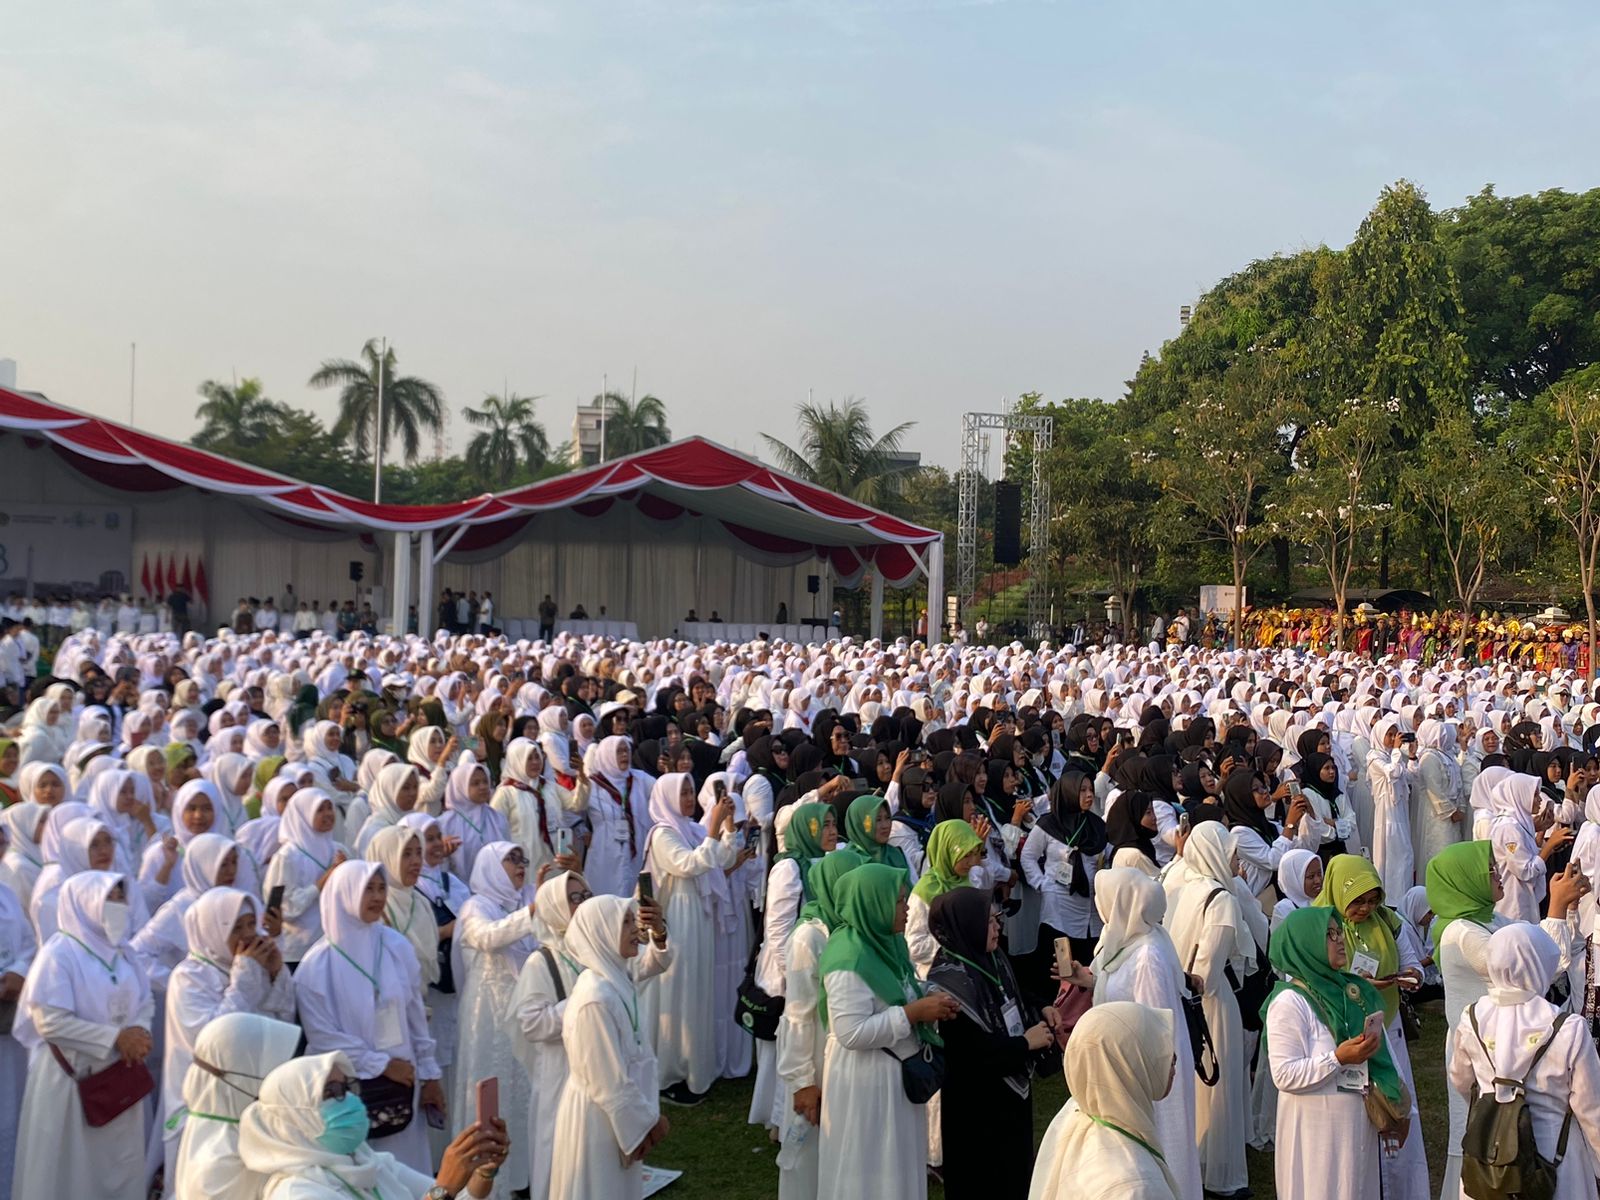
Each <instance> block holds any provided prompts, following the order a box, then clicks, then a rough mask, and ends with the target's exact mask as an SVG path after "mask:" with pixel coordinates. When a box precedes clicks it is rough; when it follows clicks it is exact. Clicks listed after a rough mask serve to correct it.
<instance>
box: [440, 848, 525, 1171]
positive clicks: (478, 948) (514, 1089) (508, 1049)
mask: <svg viewBox="0 0 1600 1200" xmlns="http://www.w3.org/2000/svg"><path fill="white" fill-rule="evenodd" d="M533 900H534V889H533V888H532V887H531V886H530V885H529V884H528V857H527V855H526V854H524V853H523V850H522V847H521V846H518V845H517V844H516V843H515V842H509V841H496V842H490V843H489V844H488V845H487V846H485V847H484V848H483V849H482V850H480V851H479V852H478V861H477V863H476V864H475V865H474V866H473V868H472V899H470V900H468V901H467V902H466V904H464V905H463V906H462V908H461V913H460V915H459V916H458V917H457V919H456V935H455V941H454V946H453V956H454V959H455V962H454V967H455V972H454V974H455V981H456V987H457V989H459V991H460V1006H459V1009H458V1021H459V1029H460V1036H459V1041H458V1042H457V1045H456V1057H455V1068H456V1070H455V1089H454V1091H453V1092H452V1093H451V1099H452V1103H453V1104H454V1106H455V1108H454V1111H455V1113H456V1114H457V1124H458V1125H461V1124H465V1123H466V1122H467V1121H468V1120H470V1116H469V1114H470V1113H471V1111H472V1104H473V1090H472V1089H473V1086H474V1085H475V1084H476V1082H477V1081H478V1080H480V1079H487V1078H488V1077H489V1076H491V1075H494V1076H498V1077H499V1079H500V1111H501V1112H502V1113H503V1114H505V1117H506V1120H507V1121H508V1122H509V1123H510V1126H511V1127H512V1128H515V1129H521V1128H522V1127H523V1125H524V1124H526V1122H527V1115H526V1114H527V1111H528V1077H527V1074H526V1072H524V1071H523V1070H522V1069H521V1068H520V1067H519V1066H518V1064H517V1061H516V1056H515V1054H514V1053H513V1050H512V1046H511V1036H510V1030H509V1028H508V1027H507V1026H506V1024H505V1022H504V1020H503V1017H504V1014H505V1013H506V1011H507V1007H508V1004H509V1002H510V999H511V993H512V991H513V990H514V989H515V988H516V983H517V976H518V975H519V974H520V973H521V971H522V966H523V963H525V962H526V961H527V958H528V955H529V954H531V953H533V950H534V948H535V946H536V945H537V944H538V942H537V939H536V938H535V937H534V906H533ZM527 1186H528V1148H527V1146H526V1145H521V1144H518V1143H517V1142H513V1143H512V1146H511V1157H510V1159H509V1160H508V1161H507V1163H506V1169H505V1170H504V1171H503V1172H502V1173H501V1176H500V1178H499V1179H498V1180H496V1181H495V1195H496V1196H509V1195H510V1194H511V1193H512V1192H513V1191H520V1190H521V1189H523V1188H525V1187H527Z"/></svg>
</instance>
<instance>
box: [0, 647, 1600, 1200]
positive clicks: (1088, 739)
mask: <svg viewBox="0 0 1600 1200" xmlns="http://www.w3.org/2000/svg"><path fill="white" fill-rule="evenodd" d="M27 692H28V695H27V704H26V708H25V710H24V711H23V712H22V714H21V718H20V721H17V722H16V723H15V725H16V727H15V729H14V730H13V731H12V733H11V736H9V737H6V738H3V739H0V801H3V803H4V808H3V810H0V841H3V845H4V857H3V859H0V1092H3V1093H4V1096H3V1098H0V1200H4V1197H5V1196H6V1194H7V1192H8V1190H9V1194H10V1195H11V1196H15V1197H18V1198H19V1200H22V1198H30V1197H34V1196H44V1195H69V1196H72V1197H75V1198H77V1197H84V1198H97V1197H104V1198H107V1200H135V1198H142V1197H144V1196H146V1195H147V1194H149V1193H150V1192H151V1190H152V1189H155V1188H159V1189H160V1190H161V1191H162V1192H163V1193H164V1194H166V1195H169V1196H175V1197H178V1198H180V1200H191V1198H198V1197H217V1196H222V1197H229V1198H238V1200H248V1198H253V1197H263V1196H264V1197H273V1198H275V1200H282V1198H289V1197H292V1198H295V1200H299V1198H302V1197H334V1196H339V1197H349V1196H357V1197H365V1196H382V1197H384V1198H386V1200H394V1198H395V1197H423V1196H428V1197H430V1200H438V1198H439V1197H443V1196H455V1195H471V1196H474V1197H479V1198H482V1197H488V1196H495V1197H503V1198H510V1197H521V1196H524V1195H526V1196H531V1197H533V1200H545V1198H547V1197H549V1198H555V1200H578V1198H592V1200H616V1198H624V1200H625V1198H626V1197H629V1196H635V1197H636V1196H639V1195H640V1194H641V1191H642V1188H643V1186H644V1185H643V1171H642V1164H643V1163H644V1161H645V1160H646V1158H647V1157H650V1156H651V1155H652V1154H653V1153H657V1147H658V1146H660V1147H663V1149H662V1151H661V1152H659V1153H658V1154H657V1156H658V1157H659V1156H660V1154H670V1146H671V1137H672V1125H671V1121H670V1120H669V1117H668V1116H667V1115H666V1113H667V1111H668V1110H669V1109H670V1108H671V1107H672V1106H680V1107H684V1108H692V1107H693V1106H695V1105H697V1104H699V1103H700V1102H701V1101H702V1100H704V1098H705V1097H706V1096H707V1095H708V1094H709V1093H710V1091H711V1090H712V1089H713V1088H715V1087H718V1086H728V1085H726V1084H724V1083H723V1082H722V1081H728V1080H737V1079H750V1077H752V1076H753V1080H751V1081H750V1082H748V1083H747V1084H746V1085H745V1086H746V1087H748V1088H749V1089H750V1092H751V1102H750V1107H749V1120H750V1122H751V1123H752V1124H754V1125H757V1126H761V1127H763V1128H764V1129H766V1130H767V1132H768V1136H769V1137H770V1138H771V1140H772V1142H773V1143H775V1147H776V1149H775V1153H774V1156H773V1162H774V1164H775V1166H774V1168H770V1169H772V1170H773V1171H774V1176H775V1177H774V1178H773V1179H772V1180H771V1183H770V1187H769V1190H775V1191H776V1192H777V1193H778V1194H779V1195H780V1196H782V1197H785V1198H789V1200H816V1198H818V1197H827V1198H828V1200H857V1198H859V1200H866V1198H868V1197H871V1198H873V1200H878V1198H883V1197H888V1198H891V1200H892V1198H905V1200H919V1198H921V1197H924V1196H925V1195H926V1194H927V1188H928V1185H929V1180H930V1178H940V1179H942V1180H943V1183H944V1187H945V1194H946V1195H948V1196H951V1197H955V1198H958V1200H960V1198H964V1197H970V1196H978V1195H984V1196H993V1197H997V1198H1001V1197H1021V1196H1030V1197H1033V1198H1037V1200H1068V1198H1073V1200H1076V1198H1079V1197H1082V1198H1085V1200H1093V1198H1096V1197H1112V1196H1117V1197H1122V1196H1130V1195H1136V1196H1141V1197H1155V1198H1162V1197H1172V1198H1173V1200H1200V1198H1201V1196H1202V1195H1203V1194H1211V1195H1222V1196H1233V1195H1242V1194H1244V1193H1245V1192H1246V1190H1247V1187H1248V1174H1247V1159H1246V1149H1247V1147H1255V1148H1257V1149H1259V1150H1265V1149H1271V1150H1272V1152H1273V1170H1274V1171H1275V1173H1276V1177H1277V1192H1278V1194H1279V1195H1280V1196H1285V1197H1288V1196H1295V1197H1299V1196H1309V1195H1321V1194H1329V1195H1340V1196H1349V1197H1357V1198H1367V1197H1370V1198H1372V1200H1376V1198H1377V1197H1379V1196H1383V1197H1386V1198H1391V1200H1393V1198H1411V1200H1423V1197H1425V1196H1427V1195H1429V1193H1430V1188H1429V1182H1428V1178H1429V1177H1428V1164H1427V1161H1426V1154H1425V1151H1424V1146H1423V1139H1422V1136H1421V1134H1420V1132H1419V1121H1420V1120H1421V1114H1420V1113H1419V1111H1418V1108H1417V1095H1418V1093H1417V1089H1416V1087H1415V1085H1414V1081H1415V1076H1416V1072H1417V1071H1419V1070H1427V1071H1429V1072H1430V1073H1444V1074H1447V1076H1448V1080H1449V1083H1450V1102H1449V1110H1448V1116H1447V1119H1448V1121H1449V1125H1450V1135H1449V1141H1448V1146H1449V1150H1448V1158H1447V1161H1446V1163H1445V1164H1444V1168H1445V1178H1446V1182H1445V1186H1444V1192H1443V1195H1445V1196H1455V1195H1457V1194H1459V1188H1460V1181H1461V1179H1462V1178H1463V1176H1465V1177H1467V1178H1468V1179H1470V1180H1477V1179H1479V1178H1481V1177H1482V1176H1483V1173H1484V1172H1486V1171H1491V1170H1495V1169H1499V1166H1503V1164H1499V1165H1497V1164H1493V1163H1489V1164H1488V1165H1486V1158H1492V1157H1493V1153H1494V1152H1493V1150H1492V1149H1486V1148H1485V1147H1484V1146H1483V1145H1482V1144H1481V1141H1482V1139H1481V1138H1479V1137H1477V1135H1476V1134H1475V1133H1474V1132H1473V1131H1474V1130H1478V1131H1480V1132H1481V1129H1482V1128H1483V1127H1484V1126H1485V1125H1486V1122H1489V1121H1490V1119H1491V1118H1493V1117H1494V1116H1495V1114H1494V1113H1487V1115H1485V1114H1484V1112H1483V1111H1480V1110H1482V1107H1483V1106H1484V1105H1486V1104H1487V1105H1489V1106H1491V1107H1492V1106H1494V1105H1499V1104H1504V1105H1507V1106H1509V1105H1512V1104H1513V1103H1523V1102H1525V1104H1526V1107H1527V1115H1529V1116H1530V1117H1531V1129H1532V1131H1533V1139H1534V1141H1535V1142H1536V1145H1535V1146H1534V1147H1532V1150H1533V1151H1534V1152H1536V1154H1537V1155H1540V1156H1543V1159H1545V1160H1554V1161H1555V1163H1556V1165H1554V1166H1551V1165H1550V1162H1545V1163H1544V1164H1543V1165H1544V1166H1545V1167H1547V1168H1548V1169H1549V1171H1550V1172H1551V1178H1552V1179H1553V1180H1554V1184H1553V1186H1554V1191H1553V1192H1551V1193H1549V1194H1552V1195H1557V1196H1561V1197H1568V1196H1571V1197H1578V1196H1590V1197H1593V1196H1595V1195H1596V1185H1595V1179H1596V1175H1597V1171H1600V1103H1597V1102H1600V1057H1597V1055H1596V1049H1595V1032H1596V1030H1597V1029H1600V1012H1597V1001H1596V997H1597V995H1600V991H1597V988H1596V986H1595V984H1594V982H1593V980H1594V978H1595V967H1594V964H1593V962H1592V961H1591V959H1592V936H1591V935H1592V933H1593V926H1594V920H1595V911H1594V905H1595V899H1594V895H1593V893H1592V891H1591V885H1590V880H1591V879H1592V878H1593V877H1594V873H1595V871H1596V869H1600V791H1591V788H1592V786H1593V785H1594V784H1595V783H1596V782H1597V781H1600V760H1597V758H1596V756H1595V753H1594V752H1595V747H1596V741H1597V740H1600V704H1597V703H1594V702H1593V699H1594V692H1593V690H1592V688H1591V686H1590V685H1589V684H1588V683H1587V682H1586V681H1585V680H1583V679H1582V678H1581V677H1579V676H1577V675H1576V674H1575V673H1574V672H1572V671H1570V670H1567V669H1566V668H1561V667H1558V668H1556V669H1554V670H1552V671H1549V672H1538V671H1532V670H1525V669H1522V668H1519V667H1516V666H1514V665H1512V664H1510V663H1508V662H1503V661H1495V662H1490V663H1487V664H1485V663H1482V662H1479V661H1477V660H1475V659H1468V658H1462V659H1458V660H1453V661H1444V662H1440V663H1437V664H1434V665H1433V666H1431V667H1424V666H1423V665H1422V664H1420V663H1418V662H1416V661H1415V660H1412V659H1407V658H1403V657H1400V656H1399V655H1398V654H1395V655H1391V656H1389V657H1388V658H1386V659H1383V660H1381V661H1379V662H1376V663H1374V662H1372V661H1370V660H1369V659H1368V658H1367V657H1365V656H1362V655H1357V654H1355V653H1353V652H1351V653H1346V652H1339V653H1335V654H1332V655H1319V654H1315V653H1309V652H1305V651H1300V650H1283V649H1275V650H1263V649H1253V650H1243V651H1230V650H1220V649H1211V650H1207V649H1203V648H1200V647H1195V646H1185V647H1180V646H1175V645H1174V646H1170V647H1168V646H1163V645H1161V644H1159V643H1155V644H1151V645H1146V646H1143V647H1138V646H1123V645H1114V646H1111V647H1084V648H1078V647H1073V646H1067V647H1062V648H1052V647H1051V646H1050V645H1048V644H1046V645H1042V646H1040V647H1038V648H1037V649H1029V648H1025V647H1023V646H1022V645H1021V644H1020V643H1013V644H1011V645H1007V646H1001V647H992V646H982V645H978V646H969V645H964V644H955V645H948V646H946V645H934V646H928V645H925V644H923V643H921V642H908V641H900V642H894V643H887V644H885V643H879V642H871V641H869V642H864V643H862V642H855V641H851V640H849V639H840V640H833V641H830V642H828V643H826V644H824V645H817V646H809V647H806V646H799V645H791V644H786V643H774V642H769V641H760V642H756V643H752V644H747V645H739V646H735V645H730V644H726V643H719V644H714V645H697V644H690V643H686V642H681V641H659V642H644V643H640V642H613V641H609V640H607V639H603V638H598V637H585V638H576V637H571V636H567V635H562V636H558V637H554V638H552V639H551V640H549V641H534V642H529V641H519V642H515V643H512V642H508V641H506V640H505V639H504V638H501V637H499V636H496V635H492V634H477V633H460V634H451V633H449V632H441V633H439V634H438V635H436V636H435V637H434V638H432V639H421V638H418V637H416V636H406V637H380V636H371V635H366V634H363V633H361V632H359V631H358V632H355V633H350V634H347V635H345V636H343V637H339V636H332V635H329V634H326V633H324V632H323V631H322V630H320V629H319V630H316V631H312V632H309V633H308V634H307V636H305V637H296V636H295V633H294V631H293V630H286V629H283V628H281V627H280V628H279V629H277V630H268V631H264V632H263V631H253V632H249V633H240V632H237V631H235V630H233V629H231V628H230V629H225V630H223V631H221V632H220V633H219V634H218V636H216V637H214V638H205V637H201V636H199V635H198V634H194V633H190V634H187V635H183V636H181V637H180V636H179V635H177V634H176V633H159V634H146V635H137V634H118V633H111V634H109V635H108V634H106V633H104V632H103V631H101V630H98V629H95V628H85V629H82V630H79V631H77V632H75V633H73V634H71V635H70V636H68V637H67V639H66V640H65V641H64V642H63V643H62V644H61V646H60V648H59V650H58V652H57V653H56V655H55V657H54V661H53V663H52V664H51V669H50V673H49V674H47V675H43V676H41V677H40V678H37V679H35V680H33V681H32V682H31V684H30V685H29V686H28V689H27ZM1430 997H1442V1000H1443V1005H1444V1009H1445V1015H1446V1019H1447V1020H1448V1022H1449V1030H1450V1032H1449V1035H1448V1037H1447V1039H1446V1046H1445V1053H1444V1061H1443V1062H1438V1061H1433V1062H1425V1063H1424V1062H1416V1061H1414V1058H1413V1050H1414V1047H1415V1041H1414V1037H1415V1023H1416V1010H1417V1004H1418V1003H1419V1002H1420V1001H1421V1000H1423V999H1426V998H1430ZM1058 1070H1059V1071H1063V1072H1064V1074H1065V1077H1066V1082H1067V1085H1068V1088H1069V1092H1070V1095H1071V1099H1070V1100H1069V1101H1068V1103H1067V1104H1066V1106H1065V1107H1064V1108H1063V1109H1062V1110H1061V1111H1060V1112H1059V1113H1058V1114H1056V1115H1055V1117H1054V1120H1053V1121H1052V1122H1051V1123H1050V1126H1049V1129H1048V1132H1047V1134H1046V1136H1045V1139H1044V1142H1043V1144H1042V1145H1041V1146H1039V1147H1038V1148H1037V1150H1036V1149H1035V1146H1034V1144H1033V1101H1034V1093H1035V1083H1036V1081H1037V1080H1038V1079H1040V1078H1041V1077H1042V1076H1043V1075H1044V1074H1046V1073H1052V1072H1055V1071H1058ZM664 1106H666V1108H664ZM1469 1109H1470V1110H1471V1111H1472V1113H1473V1121H1472V1122H1471V1123H1470V1126H1471V1127H1470V1128H1469V1121H1468V1112H1469ZM1430 1115H1435V1114H1430ZM1514 1115H1515V1114H1513V1119H1514ZM1437 1116H1439V1117H1441V1118H1442V1117H1444V1114H1437ZM1480 1116H1482V1117H1483V1119H1480ZM686 1119H689V1120H692V1119H693V1118H692V1116H691V1117H688V1118H686ZM1558 1141H1559V1143H1560V1147H1561V1153H1558V1151H1557V1143H1558Z"/></svg>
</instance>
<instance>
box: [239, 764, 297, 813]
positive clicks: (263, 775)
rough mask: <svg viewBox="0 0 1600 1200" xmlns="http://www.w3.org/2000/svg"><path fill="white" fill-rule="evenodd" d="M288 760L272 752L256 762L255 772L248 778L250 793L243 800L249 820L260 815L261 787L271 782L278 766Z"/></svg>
mask: <svg viewBox="0 0 1600 1200" xmlns="http://www.w3.org/2000/svg"><path fill="white" fill-rule="evenodd" d="M288 761H289V760H288V759H286V758H284V757H283V756H282V755H281V754H274V755H273V756H272V757H270V758H263V759H262V760H261V761H260V762H258V763H257V764H256V770H255V774H254V775H253V776H251V779H250V795H249V796H248V797H246V799H245V802H244V810H245V812H247V813H249V814H250V819H251V820H255V818H257V817H259V816H260V815H261V792H262V789H263V788H265V787H266V786H267V784H269V783H271V782H272V780H273V777H274V776H276V775H277V773H278V768H279V767H281V766H283V764H284V763H286V762H288Z"/></svg>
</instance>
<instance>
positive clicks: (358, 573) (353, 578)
mask: <svg viewBox="0 0 1600 1200" xmlns="http://www.w3.org/2000/svg"><path fill="white" fill-rule="evenodd" d="M366 573H367V564H366V563H364V562H362V561H361V560H360V559H359V558H352V559H351V560H350V582H351V583H360V582H361V577H362V576H363V575H365V574H366Z"/></svg>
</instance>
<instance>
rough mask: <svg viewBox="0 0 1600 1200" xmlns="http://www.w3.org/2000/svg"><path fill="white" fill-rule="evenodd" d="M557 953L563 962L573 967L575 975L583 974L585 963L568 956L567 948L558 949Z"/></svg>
mask: <svg viewBox="0 0 1600 1200" xmlns="http://www.w3.org/2000/svg"><path fill="white" fill-rule="evenodd" d="M556 953H557V954H559V955H560V956H561V961H562V962H564V963H566V964H567V966H569V967H571V968H572V973H573V974H574V975H582V974H583V964H582V963H576V962H573V961H572V959H571V957H570V956H568V954H567V952H566V951H565V950H557V951H556Z"/></svg>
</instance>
